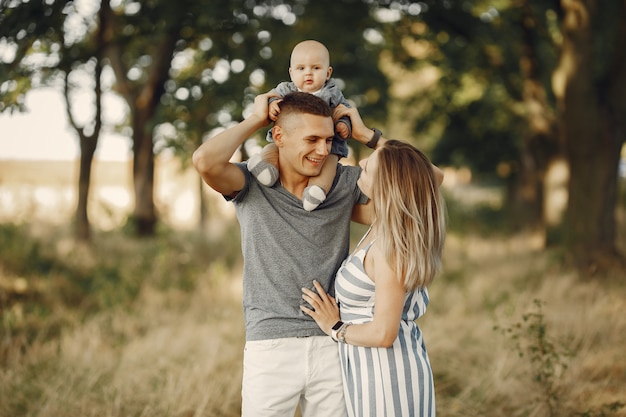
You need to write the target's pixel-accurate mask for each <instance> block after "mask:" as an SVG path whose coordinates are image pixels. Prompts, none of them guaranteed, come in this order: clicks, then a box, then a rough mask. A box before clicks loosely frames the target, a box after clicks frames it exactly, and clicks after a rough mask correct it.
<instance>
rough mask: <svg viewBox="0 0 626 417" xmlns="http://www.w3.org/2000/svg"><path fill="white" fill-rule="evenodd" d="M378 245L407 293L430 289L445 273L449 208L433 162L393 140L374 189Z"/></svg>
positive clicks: (384, 151) (383, 155) (381, 158)
mask: <svg viewBox="0 0 626 417" xmlns="http://www.w3.org/2000/svg"><path fill="white" fill-rule="evenodd" d="M372 204H373V210H374V216H375V219H376V220H375V224H376V226H375V230H376V240H377V241H378V243H381V244H382V250H383V253H384V255H385V258H386V260H387V262H388V263H389V265H390V266H391V267H392V268H393V269H394V271H395V272H396V274H397V275H398V276H399V277H400V279H401V280H402V282H403V285H404V287H405V288H406V290H407V291H414V290H416V289H418V288H423V287H426V286H427V285H429V284H430V283H431V282H432V281H433V279H434V278H435V276H436V275H437V273H438V272H439V270H440V269H441V256H442V253H443V246H444V241H445V233H446V210H445V203H444V200H443V197H442V195H441V192H440V190H439V183H438V181H437V179H436V177H435V173H434V171H433V169H432V165H431V163H430V161H429V159H428V158H427V157H426V156H425V155H424V154H423V153H422V152H420V151H419V150H418V149H416V148H415V147H414V146H412V145H410V144H408V143H405V142H401V141H398V140H388V141H387V142H385V143H384V144H383V146H382V147H381V148H380V149H379V151H378V170H377V174H376V175H375V178H374V181H373V184H372Z"/></svg>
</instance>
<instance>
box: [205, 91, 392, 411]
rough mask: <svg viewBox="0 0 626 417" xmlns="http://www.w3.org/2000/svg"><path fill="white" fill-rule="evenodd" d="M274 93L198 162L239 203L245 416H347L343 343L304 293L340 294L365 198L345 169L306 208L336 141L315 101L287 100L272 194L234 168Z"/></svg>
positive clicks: (278, 128) (242, 167) (239, 166)
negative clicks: (316, 289) (305, 307)
mask: <svg viewBox="0 0 626 417" xmlns="http://www.w3.org/2000/svg"><path fill="white" fill-rule="evenodd" d="M272 96H273V94H271V93H267V94H261V95H259V96H258V97H256V99H255V102H254V110H253V114H252V115H251V116H249V117H248V118H247V119H245V120H244V121H242V122H241V123H239V124H238V125H236V126H234V127H232V128H230V129H227V130H225V131H224V132H222V133H220V134H219V135H217V136H215V137H213V138H211V139H209V140H207V141H206V142H205V143H204V144H203V145H202V146H200V147H199V148H198V149H197V150H196V152H195V153H194V155H193V163H194V166H195V167H196V169H197V170H198V172H199V173H200V175H201V176H202V178H203V179H204V181H205V182H206V183H207V184H208V185H209V186H210V187H212V188H213V189H214V190H216V191H218V192H220V193H221V194H223V195H224V196H225V197H226V198H227V199H229V200H231V201H232V202H233V203H234V205H235V209H236V212H237V217H238V220H239V223H240V228H241V241H242V253H243V259H244V272H243V306H244V316H245V325H246V347H245V352H244V366H243V383H242V415H243V416H244V417H264V416H293V415H294V412H295V409H296V407H297V406H298V404H300V409H301V412H302V415H303V417H312V416H345V413H346V411H345V402H344V398H343V391H342V386H341V372H340V365H339V364H340V362H339V357H338V350H337V345H336V344H335V342H333V340H332V339H331V338H330V337H328V336H326V335H325V334H324V333H323V332H322V331H321V330H320V329H319V327H318V326H317V325H316V323H315V321H314V320H312V319H311V318H310V317H309V316H306V315H305V314H303V313H302V312H301V310H300V304H301V302H302V296H301V294H302V293H301V290H302V287H303V286H307V287H308V286H310V283H311V281H312V280H313V279H316V280H318V281H319V282H320V283H321V285H322V286H323V287H324V289H325V290H326V291H329V292H330V293H331V294H333V285H332V284H333V279H334V276H335V273H336V271H337V269H338V268H339V266H340V264H341V262H342V261H343V259H344V258H345V257H346V256H347V254H348V247H349V230H350V219H351V216H352V218H353V219H354V220H356V221H361V222H363V220H366V219H367V217H366V213H367V212H366V208H365V207H366V205H365V204H364V203H366V201H367V197H366V196H365V195H364V194H363V193H362V192H361V191H360V190H359V188H358V187H357V185H356V181H357V179H358V176H359V173H360V168H358V167H352V166H350V167H348V166H342V165H338V166H337V173H336V175H335V180H334V183H333V187H332V189H331V191H330V193H329V194H328V197H327V199H326V200H325V201H324V203H322V204H321V205H320V206H319V208H318V209H317V210H315V211H313V212H307V211H305V210H304V209H303V207H302V193H303V191H304V188H305V187H306V186H307V184H308V180H309V178H310V177H312V176H316V175H318V174H319V172H320V170H321V167H322V165H323V164H324V161H325V160H326V158H327V156H328V155H329V152H330V146H331V142H332V139H333V136H334V123H333V117H332V113H331V110H330V107H329V106H328V104H326V103H325V102H324V101H323V100H322V99H320V98H318V97H315V96H314V95H312V94H307V93H298V92H296V93H291V94H288V95H286V96H285V97H284V98H283V99H282V101H281V103H280V113H279V115H278V118H277V120H276V122H275V125H274V127H273V132H272V133H273V138H274V142H275V144H276V146H277V147H278V149H279V156H278V167H279V181H278V182H277V183H276V184H275V185H274V186H273V187H265V186H263V185H261V184H260V183H258V182H257V180H256V179H255V178H254V177H253V176H252V175H251V174H250V173H249V172H248V170H247V169H246V164H245V163H230V162H229V161H230V159H231V157H232V155H233V154H234V153H235V151H236V150H237V149H238V148H239V146H240V145H241V144H242V143H243V142H244V141H245V140H247V139H248V138H249V137H250V136H251V135H252V134H254V133H255V132H256V131H257V130H258V129H260V128H262V127H264V126H266V125H268V123H269V119H268V99H269V98H270V97H272ZM337 116H338V115H337V114H336V117H337ZM359 122H361V121H360V120H359ZM372 136H374V137H375V140H373V141H372V140H371V139H372ZM379 136H380V132H379V131H373V130H369V129H367V128H364V125H363V124H362V122H361V123H360V124H359V126H358V128H357V130H356V132H355V131H353V137H355V138H357V139H358V140H359V141H360V142H362V143H366V142H368V141H369V143H368V144H369V145H370V146H372V147H373V146H374V145H375V142H376V140H377V139H378V137H379Z"/></svg>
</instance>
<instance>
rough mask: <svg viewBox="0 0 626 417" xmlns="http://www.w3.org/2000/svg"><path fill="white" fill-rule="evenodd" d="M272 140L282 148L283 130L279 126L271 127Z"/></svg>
mask: <svg viewBox="0 0 626 417" xmlns="http://www.w3.org/2000/svg"><path fill="white" fill-rule="evenodd" d="M272 139H273V140H274V143H275V144H276V146H278V147H279V148H280V147H281V146H283V129H282V128H281V127H280V126H277V125H274V127H272Z"/></svg>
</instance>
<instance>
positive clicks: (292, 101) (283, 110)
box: [278, 91, 333, 117]
mask: <svg viewBox="0 0 626 417" xmlns="http://www.w3.org/2000/svg"><path fill="white" fill-rule="evenodd" d="M278 106H279V107H280V114H281V115H287V114H290V113H307V114H313V115H316V116H324V117H332V115H333V112H332V110H331V109H330V106H329V105H328V103H326V102H325V101H324V100H322V99H321V98H319V97H317V96H315V95H313V94H310V93H302V92H299V91H297V92H293V93H289V94H286V95H285V96H284V97H283V99H282V100H281V102H280V103H278ZM279 117H280V116H279Z"/></svg>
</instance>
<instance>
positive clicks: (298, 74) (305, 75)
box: [289, 45, 333, 93]
mask: <svg viewBox="0 0 626 417" xmlns="http://www.w3.org/2000/svg"><path fill="white" fill-rule="evenodd" d="M332 71H333V70H332V68H331V66H330V58H329V56H328V51H327V50H325V48H322V47H318V46H315V45H311V46H303V45H298V46H296V48H295V49H294V50H293V52H292V53H291V66H290V67H289V75H290V76H291V81H293V83H294V84H295V85H296V87H298V88H299V89H300V90H301V91H304V92H306V93H314V92H316V91H317V90H319V89H320V88H322V87H323V86H324V83H325V82H326V81H327V80H328V79H329V78H330V74H331V73H332Z"/></svg>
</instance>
